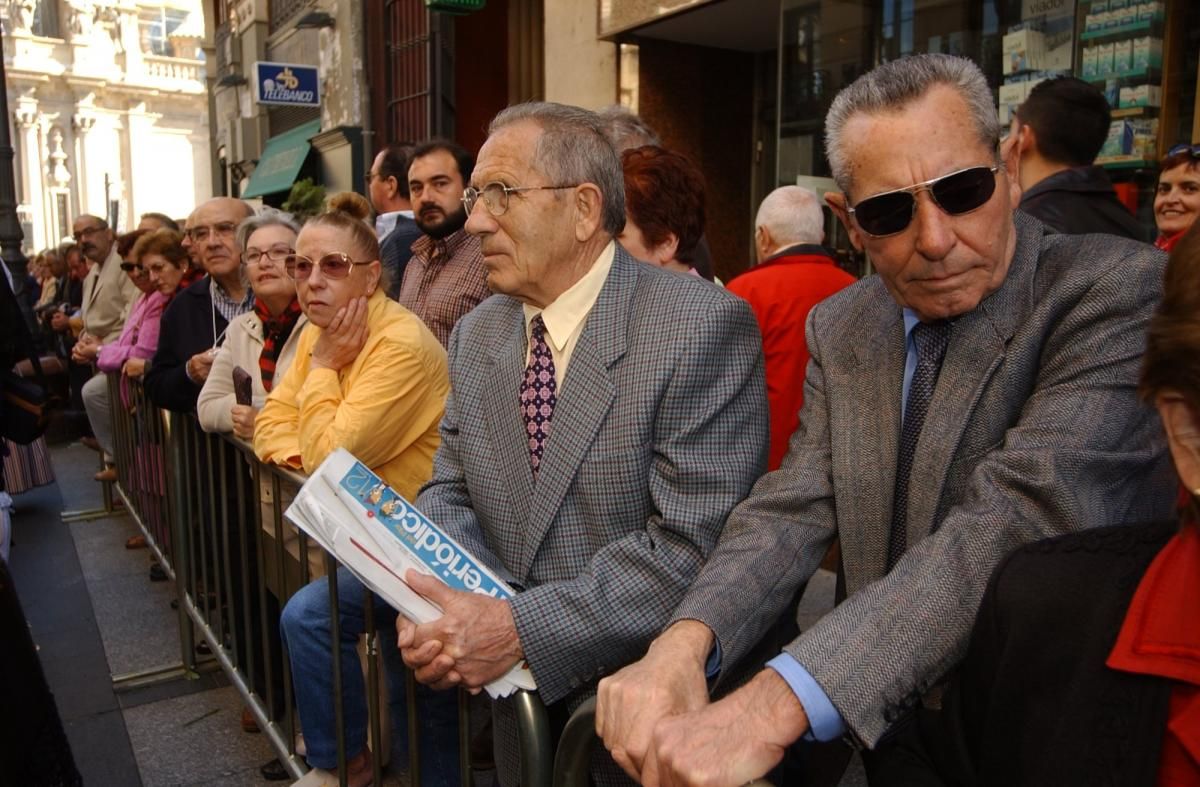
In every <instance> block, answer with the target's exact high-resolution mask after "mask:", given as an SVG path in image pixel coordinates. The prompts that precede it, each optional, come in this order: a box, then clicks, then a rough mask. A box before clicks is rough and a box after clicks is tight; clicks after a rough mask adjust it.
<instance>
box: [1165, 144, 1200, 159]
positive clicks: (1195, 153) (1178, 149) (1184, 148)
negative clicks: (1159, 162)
mask: <svg viewBox="0 0 1200 787" xmlns="http://www.w3.org/2000/svg"><path fill="white" fill-rule="evenodd" d="M1180 153H1188V154H1190V155H1191V157H1192V158H1200V145H1189V144H1187V143H1186V142H1185V143H1183V144H1181V145H1176V146H1175V147H1173V148H1171V149H1170V150H1168V151H1167V158H1171V157H1172V156H1178V155H1179V154H1180Z"/></svg>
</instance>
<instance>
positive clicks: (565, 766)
mask: <svg viewBox="0 0 1200 787" xmlns="http://www.w3.org/2000/svg"><path fill="white" fill-rule="evenodd" d="M595 743H596V698H595V697H594V696H592V697H588V698H587V699H586V700H584V701H583V704H582V705H580V706H579V707H578V708H576V709H575V712H574V713H572V714H571V718H570V719H568V720H567V726H566V727H564V728H563V734H562V738H560V739H559V741H558V751H557V752H555V755H554V787H587V786H588V765H589V764H590V763H591V761H592V747H593V746H594V745H595Z"/></svg>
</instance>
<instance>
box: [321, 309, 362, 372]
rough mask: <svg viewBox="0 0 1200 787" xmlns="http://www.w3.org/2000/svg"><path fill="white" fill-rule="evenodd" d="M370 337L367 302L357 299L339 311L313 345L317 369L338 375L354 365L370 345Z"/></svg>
mask: <svg viewBox="0 0 1200 787" xmlns="http://www.w3.org/2000/svg"><path fill="white" fill-rule="evenodd" d="M367 334H368V330H367V299H366V298H353V299H351V301H350V303H348V304H347V305H346V306H344V307H342V308H341V309H338V312H337V314H335V315H334V316H333V320H332V321H330V323H329V327H328V328H324V329H323V330H322V331H321V335H320V336H319V337H318V338H317V341H316V342H315V343H314V344H313V349H312V366H313V368H317V369H332V370H333V371H335V372H336V371H340V370H341V369H343V368H345V367H347V366H349V365H350V364H352V363H354V359H355V358H357V357H358V354H359V353H360V352H362V348H363V346H364V345H366V343H367Z"/></svg>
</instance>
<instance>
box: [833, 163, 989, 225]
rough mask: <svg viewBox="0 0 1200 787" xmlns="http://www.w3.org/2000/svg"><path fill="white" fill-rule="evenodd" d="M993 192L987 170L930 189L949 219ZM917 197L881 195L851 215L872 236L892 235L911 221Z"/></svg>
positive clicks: (961, 175) (975, 169) (959, 174)
mask: <svg viewBox="0 0 1200 787" xmlns="http://www.w3.org/2000/svg"><path fill="white" fill-rule="evenodd" d="M995 192H996V175H995V173H994V172H993V170H992V169H991V168H990V167H972V168H971V169H965V170H963V171H962V172H955V173H954V174H952V175H947V176H946V177H944V178H942V179H941V180H938V181H935V182H934V183H932V184H930V186H929V193H930V194H931V195H932V197H933V201H934V202H936V203H937V204H938V206H939V207H940V208H941V209H942V210H944V211H945V212H946V213H949V214H950V215H951V216H958V215H960V214H963V213H970V212H971V211H973V210H975V209H976V208H978V207H979V206H980V205H983V204H984V203H985V202H987V201H988V200H989V199H991V198H992V194H994V193H995ZM915 205H916V197H915V196H914V195H912V194H910V193H908V192H907V191H895V192H892V193H890V194H880V195H879V196H878V197H871V198H870V199H865V200H863V201H862V202H860V203H858V205H857V206H855V208H854V215H855V217H856V218H857V219H858V224H859V226H860V227H862V228H863V229H864V230H866V231H867V232H868V233H870V234H871V235H877V236H883V235H895V234H896V233H897V232H902V231H903V230H904V228H905V227H907V226H908V225H909V223H910V222H911V221H912V216H913V208H914V206H915Z"/></svg>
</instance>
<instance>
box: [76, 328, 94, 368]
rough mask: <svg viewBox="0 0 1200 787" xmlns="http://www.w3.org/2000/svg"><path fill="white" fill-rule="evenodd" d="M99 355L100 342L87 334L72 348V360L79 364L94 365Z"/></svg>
mask: <svg viewBox="0 0 1200 787" xmlns="http://www.w3.org/2000/svg"><path fill="white" fill-rule="evenodd" d="M99 354H100V340H99V339H97V338H96V337H95V336H92V335H90V334H86V333H85V334H84V335H83V336H80V337H79V341H77V342H75V346H74V347H73V348H71V360H72V361H74V362H75V363H78V364H86V363H92V362H93V361H95V360H96V356H97V355H99Z"/></svg>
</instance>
